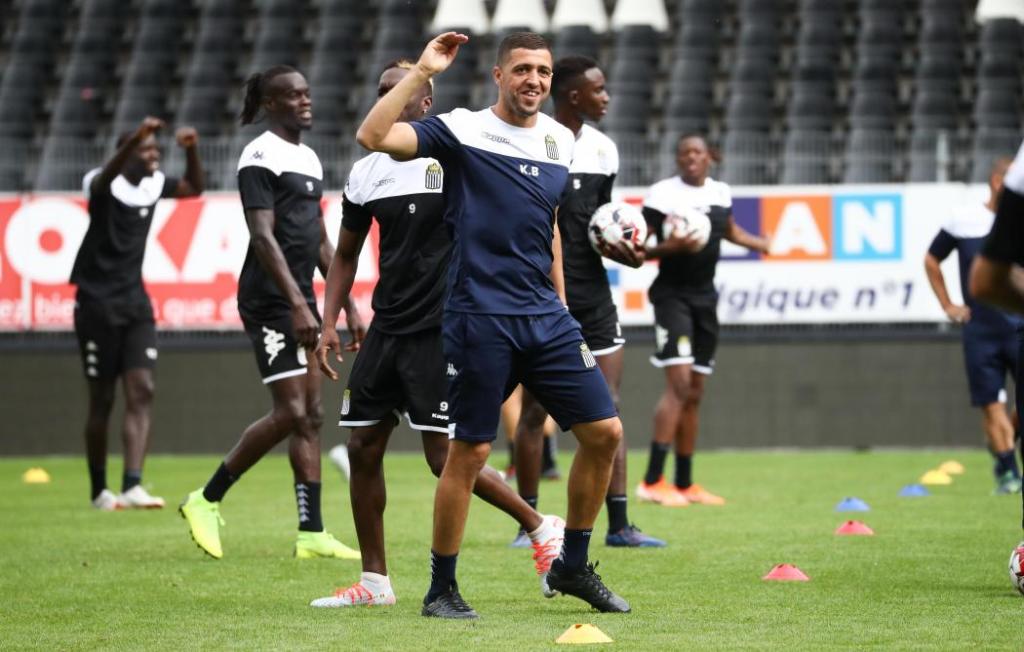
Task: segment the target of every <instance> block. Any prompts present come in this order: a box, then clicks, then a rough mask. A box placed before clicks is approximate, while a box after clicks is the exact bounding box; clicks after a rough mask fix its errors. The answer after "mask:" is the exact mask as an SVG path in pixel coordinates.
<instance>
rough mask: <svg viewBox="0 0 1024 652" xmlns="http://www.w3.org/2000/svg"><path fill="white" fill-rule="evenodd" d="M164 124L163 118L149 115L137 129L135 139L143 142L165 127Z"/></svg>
mask: <svg viewBox="0 0 1024 652" xmlns="http://www.w3.org/2000/svg"><path fill="white" fill-rule="evenodd" d="M163 126H164V121H163V120H161V119H160V118H154V117H153V116H151V115H147V116H146V117H145V118H143V119H142V123H141V124H140V125H139V128H138V129H136V130H135V139H136V140H137V141H139V142H141V141H143V140H145V139H147V138H149V137H150V136H151V135H153V134H155V133H156V132H158V131H160V130H161V129H163Z"/></svg>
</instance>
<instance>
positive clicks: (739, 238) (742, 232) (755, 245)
mask: <svg viewBox="0 0 1024 652" xmlns="http://www.w3.org/2000/svg"><path fill="white" fill-rule="evenodd" d="M724 237H725V239H726V240H728V241H729V242H731V243H733V244H738V245H739V246H741V247H746V248H747V249H751V250H753V251H759V252H761V253H762V254H766V253H768V249H769V248H770V247H771V243H770V242H768V238H762V237H761V236H759V235H754V234H753V233H751V232H750V231H747V230H746V229H744V228H743V227H742V226H740V225H739V224H737V223H736V220H735V219H733V216H732V215H730V216H729V222H728V223H727V224H726V226H725V236H724Z"/></svg>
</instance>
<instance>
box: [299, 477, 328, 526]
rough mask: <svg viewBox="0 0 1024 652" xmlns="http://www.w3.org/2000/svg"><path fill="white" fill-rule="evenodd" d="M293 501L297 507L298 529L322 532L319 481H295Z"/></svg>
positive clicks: (322, 521)
mask: <svg viewBox="0 0 1024 652" xmlns="http://www.w3.org/2000/svg"><path fill="white" fill-rule="evenodd" d="M295 502H296V503H297V505H298V508H299V530H300V531H302V532H323V531H324V519H323V516H321V515H320V483H319V482H298V483H296V484H295Z"/></svg>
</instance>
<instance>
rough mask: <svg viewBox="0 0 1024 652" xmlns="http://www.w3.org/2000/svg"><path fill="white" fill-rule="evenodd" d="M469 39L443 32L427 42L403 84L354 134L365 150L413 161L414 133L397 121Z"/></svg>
mask: <svg viewBox="0 0 1024 652" xmlns="http://www.w3.org/2000/svg"><path fill="white" fill-rule="evenodd" d="M468 40H469V37H468V36H466V35H465V34H458V33H456V32H445V33H444V34H441V35H440V36H438V37H437V38H435V39H434V40H432V41H431V42H430V43H428V44H427V47H426V48H425V49H424V50H423V54H421V55H420V59H419V61H418V62H416V65H415V66H413V68H412V69H411V70H410V71H409V73H408V74H407V75H406V76H405V77H403V78H402V81H400V82H398V83H397V84H395V87H394V88H392V89H391V90H390V91H388V93H387V94H386V95H384V97H382V98H380V99H379V100H377V103H376V104H374V105H373V108H372V109H370V112H369V113H368V114H367V115H366V118H364V119H363V123H362V124H361V125H360V126H359V131H357V132H356V141H358V142H359V144H360V145H362V146H363V147H365V148H366V149H368V150H371V151H374V152H384V153H386V154H390V155H391V157H392V158H394V159H396V160H399V161H408V160H410V159H413V158H416V150H417V147H418V138H417V136H416V131H415V130H414V129H413V128H412V127H411V126H409V125H408V124H407V123H404V122H398V117H399V115H401V113H402V109H404V108H405V105H406V104H408V103H409V100H410V99H412V96H413V94H415V93H416V91H417V90H418V89H419V88H421V87H422V86H423V84H425V83H426V82H428V81H429V80H430V79H431V78H432V77H433V76H434V75H436V74H438V73H440V72H443V71H444V70H445V69H447V68H448V66H450V65H451V63H452V61H454V60H455V55H456V54H457V53H458V51H459V46H460V45H462V44H463V43H465V42H466V41H468Z"/></svg>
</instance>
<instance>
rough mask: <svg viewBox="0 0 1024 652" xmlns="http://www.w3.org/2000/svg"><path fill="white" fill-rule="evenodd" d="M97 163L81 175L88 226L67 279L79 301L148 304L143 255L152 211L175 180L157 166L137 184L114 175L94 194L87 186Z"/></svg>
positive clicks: (170, 191) (170, 192) (175, 184)
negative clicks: (86, 203)
mask: <svg viewBox="0 0 1024 652" xmlns="http://www.w3.org/2000/svg"><path fill="white" fill-rule="evenodd" d="M99 173H100V168H96V169H95V170H91V171H90V172H89V173H88V174H86V175H85V178H84V179H83V180H82V187H83V191H84V192H85V197H86V200H87V201H88V206H89V228H88V230H87V231H86V232H85V238H84V239H83V240H82V245H81V247H79V249H78V255H77V256H76V257H75V264H74V267H73V268H72V269H71V282H72V283H74V284H75V285H77V286H78V297H79V300H83V299H84V300H90V299H91V300H101V301H111V300H114V301H118V302H122V303H148V302H149V299H148V297H147V296H146V290H145V288H144V287H143V285H142V259H143V257H144V255H145V253H146V238H147V236H148V235H149V227H150V226H151V225H152V224H153V211H154V210H155V209H156V203H157V201H159V200H160V198H161V197H173V196H174V191H175V189H176V188H177V187H178V180H177V179H172V178H170V177H165V176H164V174H163V172H160V171H156V172H154V173H153V174H152V175H151V176H148V177H143V179H142V181H140V182H139V185H137V186H135V185H132V183H131V182H130V181H128V179H126V178H124V176H122V175H118V176H117V177H116V178H115V179H114V180H113V181H112V182H111V184H110V186H109V187H108V188H101V189H99V190H98V191H97V192H96V193H95V194H92V193H91V191H90V187H89V186H90V185H91V184H92V181H93V179H94V178H95V177H96V175H97V174H99Z"/></svg>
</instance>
